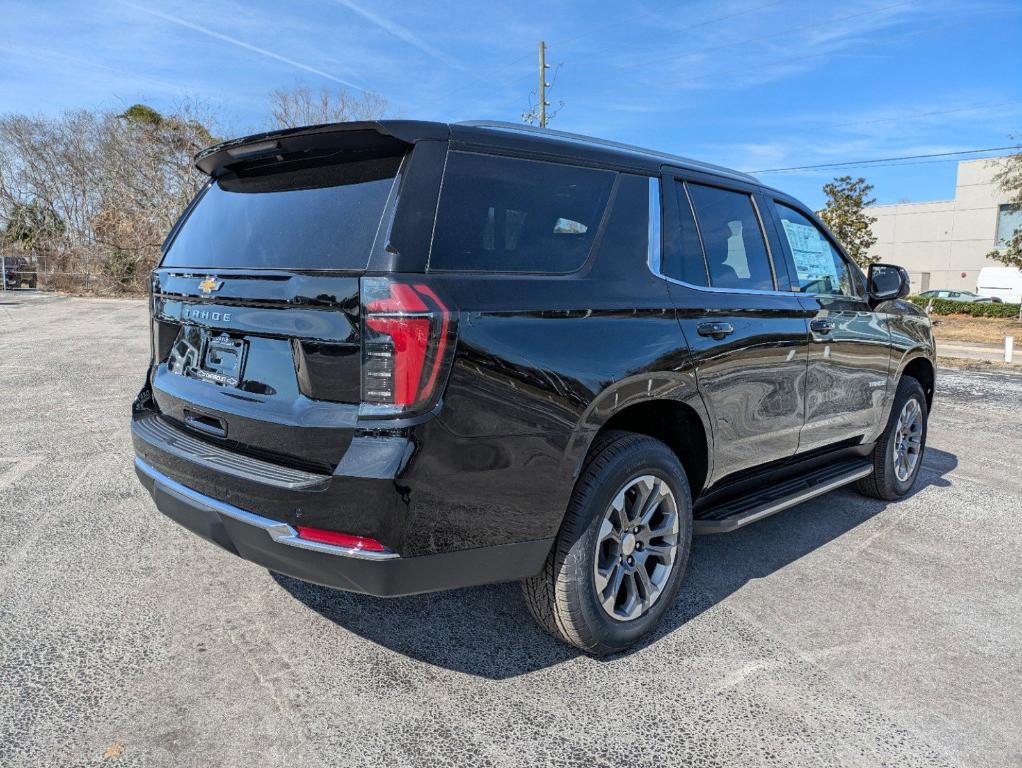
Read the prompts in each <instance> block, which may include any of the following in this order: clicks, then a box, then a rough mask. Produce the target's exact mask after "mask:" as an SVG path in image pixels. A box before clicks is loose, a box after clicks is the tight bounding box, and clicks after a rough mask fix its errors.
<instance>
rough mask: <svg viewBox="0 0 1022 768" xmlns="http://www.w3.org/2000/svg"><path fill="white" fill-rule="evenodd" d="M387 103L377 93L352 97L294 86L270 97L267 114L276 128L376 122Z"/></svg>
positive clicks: (273, 93)
mask: <svg viewBox="0 0 1022 768" xmlns="http://www.w3.org/2000/svg"><path fill="white" fill-rule="evenodd" d="M387 109H388V106H387V100H386V99H385V98H383V96H381V95H380V94H378V93H373V92H372V91H364V92H363V93H361V94H357V95H356V94H353V93H351V92H350V91H346V90H344V89H338V90H336V91H331V90H329V89H328V88H321V89H320V90H319V91H313V90H312V89H311V88H309V87H308V86H307V85H302V84H297V85H295V86H294V87H293V88H291V89H290V90H276V91H273V92H272V93H271V94H270V114H271V116H272V118H273V123H274V126H275V127H277V128H298V127H300V126H303V125H319V124H320V123H343V122H347V121H349V120H378V119H379V118H381V117H383V116H384V115H385V114H386V113H387Z"/></svg>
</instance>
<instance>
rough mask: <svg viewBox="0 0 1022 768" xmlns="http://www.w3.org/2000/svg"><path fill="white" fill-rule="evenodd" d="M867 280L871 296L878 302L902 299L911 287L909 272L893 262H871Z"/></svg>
mask: <svg viewBox="0 0 1022 768" xmlns="http://www.w3.org/2000/svg"><path fill="white" fill-rule="evenodd" d="M867 281H868V283H869V297H870V299H872V300H873V301H876V302H881V301H891V300H892V299H902V298H904V297H906V296H908V293H909V290H910V289H911V281H910V280H909V277H908V272H906V271H905V269H904V268H902V267H896V266H894V265H893V264H870V265H869V272H868V274H867Z"/></svg>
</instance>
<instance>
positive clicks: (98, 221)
mask: <svg viewBox="0 0 1022 768" xmlns="http://www.w3.org/2000/svg"><path fill="white" fill-rule="evenodd" d="M208 125H210V121H209V119H208V115H206V114H204V109H203V108H202V106H201V105H200V104H198V103H196V102H194V101H186V102H182V103H181V104H179V105H177V106H176V107H175V108H174V110H173V111H172V112H169V113H167V114H160V113H159V112H157V111H155V110H153V109H152V108H150V107H147V106H145V105H141V104H136V105H134V106H132V107H130V108H129V109H127V110H126V111H124V112H122V113H119V114H118V113H114V112H90V111H86V110H80V111H77V112H68V113H65V114H63V115H61V116H60V117H57V118H40V117H29V116H26V115H3V116H0V232H2V238H3V239H4V240H5V241H7V242H9V243H15V244H16V245H17V247H19V248H23V249H25V248H28V249H30V250H31V252H32V255H35V256H37V257H42V256H45V258H46V260H47V261H48V262H49V264H48V268H49V269H50V270H51V271H53V272H60V273H68V274H72V275H74V274H80V273H83V272H84V273H89V274H91V275H96V276H99V277H100V278H101V281H100V287H103V288H106V289H109V290H139V289H141V288H144V287H145V281H146V276H147V275H148V273H149V271H150V270H151V269H152V267H153V266H155V265H156V263H157V261H158V259H159V256H160V250H159V246H160V243H161V241H162V239H163V236H164V234H165V233H166V232H167V231H168V230H169V229H170V227H171V226H172V225H173V223H174V221H175V220H176V218H177V217H178V215H180V212H181V211H182V210H183V209H184V207H185V206H186V205H187V204H188V201H189V200H190V199H191V197H192V196H193V195H194V194H195V192H196V191H197V190H198V188H199V186H200V185H201V183H202V180H203V177H202V175H201V174H200V173H199V172H198V171H196V170H195V169H194V168H193V167H192V159H193V156H194V155H195V153H196V152H197V151H198V150H199V149H201V148H202V147H204V146H206V145H208V144H211V143H213V142H214V138H213V136H212V133H211V131H210V129H209V128H208V127H207V126H208ZM33 226H34V227H35V230H34V231H27V230H26V227H33Z"/></svg>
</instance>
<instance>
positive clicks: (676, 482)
mask: <svg viewBox="0 0 1022 768" xmlns="http://www.w3.org/2000/svg"><path fill="white" fill-rule="evenodd" d="M691 542H692V496H691V492H690V491H689V486H688V481H687V479H686V477H685V471H684V469H683V468H682V466H681V463H680V462H679V461H678V457H677V456H675V455H674V453H673V451H671V449H670V448H668V447H667V446H666V445H665V444H664V443H662V442H660V441H659V440H655V439H653V438H651V437H646V436H645V435H638V434H633V433H628V432H612V433H608V434H606V435H602V436H601V437H600V438H598V442H597V444H596V445H595V446H594V448H593V450H592V451H591V453H590V456H589V458H588V460H587V463H586V465H585V467H584V469H583V471H582V474H581V476H580V477H579V480H578V483H577V484H576V486H575V491H574V493H573V494H572V497H571V501H570V503H569V505H568V511H567V513H566V514H565V518H564V522H563V524H562V526H561V530H560V533H559V534H558V536H557V540H556V542H555V544H554V547H553V549H552V550H551V552H550V555H549V556H548V557H547V561H546V564H545V566H544V568H543V570H542V571H541V572H540V573H539V574H537V575H536V576H533V577H532V578H530V579H526V580H525V581H524V582H523V584H522V587H523V593H524V595H525V602H526V604H527V605H528V607H529V610H530V612H531V613H532V615H533V616H534V617H535V619H536V620H537V621H538V622H539V623H540V625H542V626H543V627H544V628H545V629H546V630H547V631H548V632H550V633H551V634H552V635H554V637H557V638H558V639H561V640H564V641H565V642H568V643H571V644H572V645H574V646H576V647H578V648H580V649H582V650H583V651H586V652H587V653H592V654H595V655H604V654H607V653H614V652H615V651H620V650H623V649H625V648H627V647H628V646H630V645H632V644H634V643H635V642H637V641H638V640H639V639H640V638H641V637H642V636H644V635H645V634H647V633H648V632H649V631H651V630H652V629H653V627H654V626H656V624H657V622H658V621H659V620H660V618H661V617H662V616H663V614H664V613H665V612H666V611H667V609H668V608H669V607H670V605H671V603H672V602H673V601H674V598H675V596H676V595H677V593H678V588H679V587H680V585H681V581H682V577H683V575H684V572H685V567H686V565H687V563H688V554H689V549H690V547H691Z"/></svg>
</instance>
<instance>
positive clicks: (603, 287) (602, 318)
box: [136, 128, 933, 556]
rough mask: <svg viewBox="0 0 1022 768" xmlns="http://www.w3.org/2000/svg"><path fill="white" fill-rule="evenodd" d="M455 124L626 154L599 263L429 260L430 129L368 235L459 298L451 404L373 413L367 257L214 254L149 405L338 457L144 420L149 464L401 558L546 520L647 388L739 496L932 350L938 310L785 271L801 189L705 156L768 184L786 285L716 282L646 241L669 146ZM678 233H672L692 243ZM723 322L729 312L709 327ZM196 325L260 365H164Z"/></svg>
mask: <svg viewBox="0 0 1022 768" xmlns="http://www.w3.org/2000/svg"><path fill="white" fill-rule="evenodd" d="M310 135H312V134H310ZM310 140H311V139H310ZM408 140H409V141H414V138H409V139H408ZM450 140H451V145H453V146H455V147H456V148H457V149H459V150H469V151H477V152H478V151H485V152H496V153H498V154H503V155H510V156H516V157H519V156H522V157H537V158H538V159H544V160H548V161H550V160H553V161H561V162H580V163H582V164H585V165H589V166H593V167H601V168H607V169H610V170H612V171H613V172H614V173H615V182H614V187H613V190H612V192H611V195H610V202H609V208H608V213H607V215H606V216H605V217H604V220H603V222H602V223H601V225H600V231H599V232H598V233H597V235H596V236H595V237H594V238H593V240H594V246H593V250H592V253H591V254H590V256H589V257H588V259H587V260H586V261H585V263H584V264H583V265H582V266H581V267H580V268H579V269H578V270H576V271H575V272H572V273H570V274H564V275H537V274H499V273H489V274H482V273H473V272H470V271H469V272H458V273H443V274H440V273H435V272H434V273H431V272H429V271H428V269H427V265H426V257H427V254H428V251H429V247H430V245H431V234H430V232H429V231H428V227H431V226H432V223H433V221H434V218H435V217H434V216H433V214H434V213H435V209H436V204H437V192H438V189H439V184H440V181H439V179H440V174H441V173H442V168H443V159H444V157H445V153H446V152H447V149H448V142H447V141H446V140H445V139H444V138H443V136H440V135H435V134H430V135H429V136H428V140H427V141H426V142H424V143H419V144H417V145H416V148H415V149H414V150H413V151H412V154H411V159H410V161H409V163H408V166H407V167H406V168H405V170H404V171H403V173H402V177H401V182H400V189H399V194H398V201H397V202H393V203H392V204H391V209H389V212H388V213H386V214H385V215H384V221H385V223H387V224H389V225H390V226H391V229H390V230H389V232H388V233H387V234H388V239H384V241H385V243H386V247H385V248H383V249H382V250H380V249H377V250H376V251H375V252H374V254H373V256H372V258H371V259H370V270H369V274H377V273H386V274H388V275H390V276H391V277H392V278H393V279H404V280H410V281H415V282H416V283H422V284H426V285H428V286H429V288H430V289H431V290H433V291H435V292H436V294H437V295H438V296H441V297H443V300H444V303H445V304H446V305H447V306H449V307H451V308H454V311H455V312H456V313H457V318H456V321H457V322H456V327H457V337H456V339H453V340H452V342H453V343H454V345H455V349H454V354H453V355H452V361H451V364H450V370H449V372H448V371H445V381H446V386H445V388H444V391H443V394H442V400H441V401H440V402H439V403H438V404H437V406H436V407H435V408H434V409H433V410H432V411H431V412H430V413H428V414H425V415H423V416H421V417H416V418H415V419H414V420H406V421H389V422H388V421H384V420H373V419H369V418H364V417H362V418H360V416H359V409H358V401H359V399H360V392H359V381H360V378H359V376H360V368H359V365H360V363H359V359H360V355H359V350H360V342H361V339H360V318H359V304H360V299H361V297H360V294H359V278H360V275H356V274H344V275H342V274H337V273H298V272H286V271H280V270H275V271H258V272H255V271H252V272H246V271H244V270H216V274H215V278H216V279H217V280H222V281H223V286H222V288H220V289H219V290H217V291H216V292H215V296H206V295H204V294H203V293H202V291H201V290H200V288H199V283H201V282H203V280H204V278H205V277H206V276H207V275H206V274H205V273H203V274H188V273H185V272H182V271H180V270H164V269H161V270H157V272H156V273H155V275H154V282H153V293H154V324H153V339H154V344H153V347H154V360H153V367H152V371H151V376H150V381H149V384H147V387H146V390H145V391H144V393H143V396H142V397H140V399H139V401H138V404H137V410H138V412H139V413H144V414H146V415H151V414H153V413H155V412H160V413H162V414H163V415H164V416H165V417H166V418H169V419H172V420H174V423H176V424H178V425H180V426H181V428H183V429H187V425H186V423H185V419H184V411H185V410H186V409H187V410H190V411H195V412H198V413H200V414H207V415H209V416H210V417H211V418H215V419H221V420H223V422H224V423H225V425H226V428H227V439H226V441H223V442H222V444H224V445H228V446H229V447H231V449H232V450H236V451H237V452H239V453H250V454H252V455H255V456H258V457H260V458H265V459H267V460H271V461H275V462H278V463H281V464H286V465H292V466H296V467H300V468H305V469H308V470H309V471H317V472H322V473H323V474H324V475H327V476H329V478H330V479H329V482H327V483H326V484H325V486H324V489H323V490H319V491H314V492H293V491H292V492H286V491H281V490H279V489H275V488H269V487H267V486H265V485H260V484H259V483H257V482H251V481H242V480H239V479H236V478H231V477H226V476H224V475H223V474H218V473H215V472H210V471H208V470H205V469H203V468H202V467H201V466H198V465H197V464H195V463H189V462H186V461H183V460H181V459H180V458H177V457H175V456H173V455H171V454H170V453H168V452H166V451H163V450H161V448H160V446H158V445H152V444H148V443H145V441H142V440H138V439H136V451H137V452H138V453H139V455H140V456H143V457H144V459H145V460H146V462H147V463H149V464H151V465H152V466H154V467H155V468H156V469H158V470H159V471H160V472H163V473H165V474H167V475H168V476H170V477H172V478H174V479H175V480H177V481H179V482H181V483H183V484H184V485H186V486H188V487H191V488H194V489H195V490H197V491H199V492H200V493H204V494H207V495H210V496H212V497H214V498H218V499H224V500H226V501H229V502H230V503H232V504H234V505H236V506H239V507H241V508H243V509H248V510H251V511H253V512H255V513H257V514H260V515H263V516H266V517H270V518H272V519H276V520H281V521H284V522H288V523H292V524H299V523H300V524H303V525H311V526H315V527H322V528H327V529H332V530H339V531H345V532H348V533H353V534H358V535H365V536H371V537H373V538H377V539H379V540H380V541H381V542H382V543H383V544H384V545H386V546H387V547H390V548H392V549H393V550H394V551H396V552H398V553H399V554H401V555H403V556H411V555H423V554H431V553H442V552H451V551H457V550H464V549H471V548H478V547H488V546H496V545H501V544H507V543H511V542H522V541H536V540H546V539H549V538H551V537H553V536H555V535H556V533H557V531H558V529H559V526H560V524H561V520H562V517H563V514H564V510H565V508H566V506H567V503H568V500H569V498H570V496H571V493H572V489H573V486H574V483H575V480H576V478H577V476H578V473H579V470H580V466H581V464H582V462H583V460H584V458H585V456H586V453H587V451H588V450H589V447H590V445H591V443H592V440H593V439H594V437H595V436H596V435H597V434H598V432H599V431H600V430H601V429H602V428H604V427H605V426H606V425H607V424H621V423H627V418H628V416H629V414H630V413H635V412H636V410H637V409H646V411H645V412H646V413H647V414H648V413H650V412H655V413H660V411H650V410H649V409H657V408H661V407H662V408H664V411H663V413H665V414H666V413H667V411H668V408H669V409H670V412H671V413H672V415H673V417H677V416H678V415H679V414H680V415H681V418H680V419H676V420H672V421H671V422H670V423H671V424H672V425H675V424H677V425H682V426H679V427H678V428H679V429H685V430H686V431H687V432H689V433H690V434H689V435H687V437H691V435H695V434H698V435H699V438H698V441H696V440H692V439H690V440H688V441H687V442H686V441H679V444H680V443H682V442H684V444H685V445H687V446H688V447H687V448H686V450H689V451H692V452H699V453H700V456H699V461H698V462H696V464H698V466H700V467H702V468H703V472H704V475H705V482H702V481H700V482H699V483H694V488H693V491H694V493H695V494H696V495H697V496H702V498H703V499H712V498H714V497H716V498H724V497H726V496H727V494H728V493H735V492H737V491H736V490H735V489H737V488H745V486H742V485H741V482H742V479H743V478H744V479H745V480H746V481H747V480H748V479H749V478H750V477H751V476H753V475H755V476H757V477H760V478H761V479H762V478H763V477H767V476H768V475H765V474H759V473H761V471H762V470H763V468H764V467H769V469H770V474H769V477H772V478H777V477H783V476H785V474H786V473H791V472H797V471H798V467H799V466H802V467H803V468H804V467H805V466H808V465H809V464H811V463H813V462H817V461H824V462H825V461H827V460H829V458H830V457H833V456H835V455H839V453H833V452H831V451H832V449H833V450H834V451H844V452H848V451H851V452H853V453H855V452H858V454H861V453H862V452H863V451H867V450H868V447H869V445H870V443H871V441H872V440H873V439H874V438H875V436H876V434H877V433H878V432H879V430H880V429H882V426H883V424H884V423H885V421H886V418H887V414H888V412H889V409H890V402H891V398H892V397H893V391H894V387H895V386H896V380H897V376H898V375H899V374H900V373H901V372H902V371H903V370H904V369H905V368H906V366H908V365H912V364H914V361H926V362H927V364H930V363H931V362H932V359H933V343H932V336H931V334H930V329H929V322H928V320H927V319H926V318H925V316H922V315H921V314H920V313H919V311H918V310H917V309H916V308H915V307H914V306H913V305H911V304H908V303H907V302H901V301H894V302H886V303H884V304H881V305H879V306H875V307H874V306H871V305H870V304H869V303H867V302H866V301H865V300H862V301H860V300H857V299H856V300H841V299H835V298H833V297H806V296H800V295H798V294H795V293H793V292H790V291H786V290H785V289H786V288H789V287H790V286H791V275H792V267H791V266H790V265H789V263H788V260H787V259H786V258H785V252H784V250H783V246H782V244H781V243H780V240H779V239H778V236H777V232H776V229H775V225H774V223H773V220H772V217H771V212H770V210H769V208H768V206H769V205H770V204H771V203H770V201H771V200H773V199H781V198H783V199H785V200H786V201H787V200H788V198H786V197H784V196H781V195H779V193H777V194H775V193H774V192H773V191H770V192H769V194H767V193H765V192H764V191H763V190H761V188H759V187H758V186H757V185H756V184H755V183H754V181H753V180H748V179H747V180H742V179H739V178H736V177H732V176H728V175H725V174H721V175H718V176H714V175H713V174H712V173H711V172H710V171H708V170H706V169H705V168H704V169H702V170H698V171H695V170H693V171H692V172H691V173H689V174H688V176H691V177H692V178H696V179H698V180H700V182H702V183H708V182H710V181H712V182H714V183H717V184H720V185H723V186H725V187H732V188H735V189H738V190H740V191H744V192H748V193H749V194H752V195H753V196H754V199H755V200H756V205H757V211H759V213H758V214H757V215H760V216H762V218H763V225H764V235H765V239H766V243H767V245H768V247H769V250H770V258H771V263H770V268H771V270H772V274H773V280H774V283H775V287H776V288H778V289H780V290H776V291H764V292H754V293H749V292H738V291H713V290H699V289H696V288H694V287H689V286H685V285H681V284H676V283H670V282H668V281H667V280H665V279H663V278H662V277H660V276H658V275H655V274H654V273H653V272H652V271H651V269H650V266H649V264H648V263H647V262H648V258H649V249H648V245H649V243H648V242H647V238H648V233H649V231H650V230H649V209H648V200H649V192H648V190H649V182H648V179H649V176H650V175H659V174H660V173H661V172H664V173H667V176H665V178H670V179H674V178H676V177H677V174H676V173H675V172H674V171H673V170H672V171H670V172H669V173H668V172H666V171H663V169H662V166H663V164H664V160H663V159H657V160H655V161H654V160H651V159H650V158H649V157H646V156H640V155H638V154H628V153H621V152H616V151H612V150H610V149H607V148H600V149H598V150H592V151H590V150H587V149H586V148H584V147H579V146H576V145H575V144H571V145H570V146H569V143H567V142H563V141H557V142H551V141H546V140H544V139H542V138H537V137H535V136H531V137H528V138H527V139H522V140H519V139H517V138H507V139H505V138H501V137H500V136H498V135H495V134H486V133H480V132H478V131H470V130H468V129H463V128H459V129H457V130H453V129H452V132H451V136H450ZM540 150H543V151H542V152H541V151H540ZM211 157H212V156H211ZM675 170H678V169H675ZM679 172H680V171H679ZM688 176H686V178H687V177H688ZM711 177H712V178H711ZM792 204H793V205H795V203H792ZM799 210H802V208H799ZM807 215H809V216H811V213H809V214H807ZM669 224H670V220H669V218H668V217H665V218H664V225H665V226H668V225H669ZM663 234H664V239H663V243H670V242H675V243H677V242H679V241H678V239H677V238H675V239H674V240H673V241H670V240H669V235H668V233H663ZM689 241H691V238H690V239H689ZM377 268H378V269H377ZM195 311H197V312H198V315H196V314H194V312H195ZM203 313H207V314H206V315H203ZM214 314H217V315H218V317H214ZM226 315H230V317H225V316H226ZM817 319H826V320H828V321H829V322H830V323H832V325H833V328H832V330H831V331H830V332H829V334H827V335H826V336H824V335H821V334H820V333H818V332H816V331H813V330H811V328H810V323H811V322H812V321H814V320H817ZM705 322H717V323H721V324H723V325H726V326H729V327H730V332H728V333H723V334H721V335H719V337H718V336H716V335H704V334H701V333H700V331H699V326H700V325H701V324H703V323H705ZM186 326H187V327H191V328H196V329H202V330H203V331H206V332H210V333H225V334H227V335H228V336H229V337H230V338H237V339H242V340H244V341H246V343H247V344H248V353H249V358H248V360H249V363H250V364H251V366H252V367H251V368H249V364H246V370H245V372H244V378H245V380H246V381H249V382H252V386H250V387H249V388H248V389H245V388H243V387H237V388H234V389H231V388H226V387H218V386H216V385H213V384H210V383H209V382H206V381H199V380H195V379H191V378H189V377H187V376H181V375H178V374H175V373H171V372H170V371H168V369H167V358H168V354H169V350H170V346H171V345H172V344H173V340H174V339H176V338H177V336H178V334H179V333H181V332H182V328H184V327H186ZM136 415H137V414H136ZM664 422H665V423H666V416H665V417H664ZM643 423H645V424H648V423H649V419H648V418H647V419H645V420H644V422H643ZM697 427H698V429H697ZM202 439H204V440H208V441H212V442H217V441H216V440H215V439H214V438H211V437H209V436H203V437H202ZM384 443H386V445H384ZM395 446H398V447H397V448H395ZM398 448H399V449H400V450H398ZM858 454H857V455H858ZM381 456H385V457H386V461H384V460H383V459H380V458H379V457H381ZM374 457H376V458H374ZM803 461H805V462H808V463H800V462H803ZM701 480H702V478H701ZM763 482H766V481H765V480H764V481H763ZM698 503H699V502H698V499H697V504H698ZM704 506H705V503H704Z"/></svg>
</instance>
